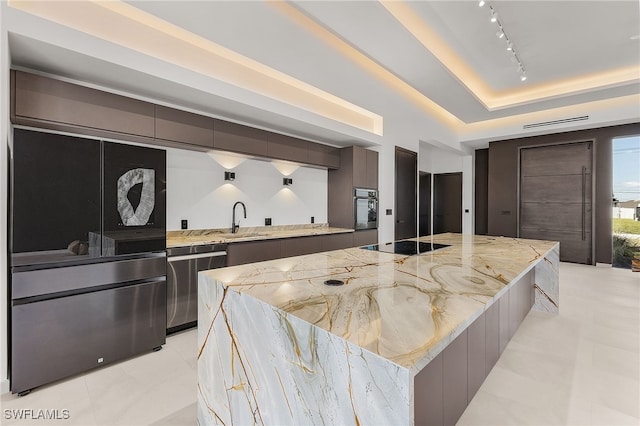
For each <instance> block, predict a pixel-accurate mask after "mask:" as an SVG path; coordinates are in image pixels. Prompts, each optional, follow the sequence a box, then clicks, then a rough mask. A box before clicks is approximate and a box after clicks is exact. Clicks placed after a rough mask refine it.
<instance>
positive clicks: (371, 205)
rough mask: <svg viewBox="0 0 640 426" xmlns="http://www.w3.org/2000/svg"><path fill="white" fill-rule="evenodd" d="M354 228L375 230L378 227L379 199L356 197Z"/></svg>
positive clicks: (354, 202)
mask: <svg viewBox="0 0 640 426" xmlns="http://www.w3.org/2000/svg"><path fill="white" fill-rule="evenodd" d="M353 204H354V206H353V209H354V228H355V229H375V228H377V227H378V199H377V198H374V197H354V201H353Z"/></svg>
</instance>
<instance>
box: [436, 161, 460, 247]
mask: <svg viewBox="0 0 640 426" xmlns="http://www.w3.org/2000/svg"><path fill="white" fill-rule="evenodd" d="M433 197H434V199H433V200H434V201H433V210H434V212H433V233H434V234H441V233H443V232H457V233H460V232H462V173H438V174H434V175H433Z"/></svg>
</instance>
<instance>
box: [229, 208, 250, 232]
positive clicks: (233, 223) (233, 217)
mask: <svg viewBox="0 0 640 426" xmlns="http://www.w3.org/2000/svg"><path fill="white" fill-rule="evenodd" d="M238 204H240V205H241V206H242V210H243V212H244V218H245V219H246V218H247V207H246V206H245V205H244V203H243V202H242V201H236V203H235V204H234V205H233V213H232V215H231V233H232V234H235V233H236V232H238V228H240V222H239V221H238V223H237V224H236V207H237V205H238Z"/></svg>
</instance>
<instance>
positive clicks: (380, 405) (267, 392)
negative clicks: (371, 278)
mask: <svg viewBox="0 0 640 426" xmlns="http://www.w3.org/2000/svg"><path fill="white" fill-rule="evenodd" d="M200 281H201V282H200V285H199V292H200V294H199V296H200V297H199V303H200V304H199V307H198V322H199V324H206V325H207V326H206V327H205V326H200V327H198V343H199V348H200V349H199V352H198V378H199V379H198V381H199V384H198V420H199V423H200V424H201V425H204V424H207V425H208V424H226V425H230V424H243V425H244V424H259V425H263V424H270V425H294V424H343V425H347V424H353V425H362V424H409V423H410V422H411V418H412V404H411V402H410V401H411V397H410V392H411V391H412V389H411V385H410V383H412V382H411V380H410V377H411V375H410V372H409V370H407V369H406V368H402V367H400V366H398V365H396V364H393V363H391V362H390V361H388V360H385V359H383V358H380V357H379V356H376V355H374V354H372V353H371V352H369V351H367V350H365V349H363V348H361V347H358V346H357V345H354V344H352V343H350V342H348V341H346V340H344V339H342V338H340V337H338V336H336V335H333V334H331V333H328V332H326V331H324V330H322V329H320V328H318V327H316V326H314V325H312V324H309V323H308V322H306V321H303V320H301V319H299V318H297V317H295V316H293V315H290V314H288V313H286V312H283V311H282V310H279V309H277V308H275V307H273V306H270V305H267V304H265V303H262V302H260V301H258V300H257V299H255V298H253V297H250V296H247V295H244V294H242V293H237V292H235V291H232V290H229V289H228V288H227V289H225V288H224V286H223V285H222V284H221V283H219V282H216V281H214V280H213V279H212V278H211V277H208V276H206V275H201V276H200Z"/></svg>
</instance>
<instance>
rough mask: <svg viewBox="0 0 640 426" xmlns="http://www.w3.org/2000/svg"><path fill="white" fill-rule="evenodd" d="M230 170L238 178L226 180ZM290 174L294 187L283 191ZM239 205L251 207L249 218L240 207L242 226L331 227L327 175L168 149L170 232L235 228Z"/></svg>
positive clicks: (254, 161) (293, 167) (298, 168)
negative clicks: (185, 226)
mask: <svg viewBox="0 0 640 426" xmlns="http://www.w3.org/2000/svg"><path fill="white" fill-rule="evenodd" d="M226 170H229V171H233V172H235V173H236V179H235V180H234V181H233V182H228V181H225V180H224V172H225V171H226ZM285 175H287V176H288V177H290V178H291V179H293V185H291V186H283V184H282V178H283V177H284V176H285ZM236 201H242V202H244V204H245V205H246V206H247V218H246V219H244V218H243V217H242V207H241V206H238V207H237V211H236V220H237V219H238V218H240V226H241V227H242V226H264V219H265V218H267V217H270V218H271V219H272V222H271V224H272V225H295V224H305V223H311V216H314V218H315V223H326V222H327V170H325V169H316V168H311V167H299V166H297V165H293V164H289V163H283V162H268V161H260V160H254V159H246V158H241V157H237V156H232V155H227V154H222V153H202V152H193V151H185V150H180V149H170V148H169V149H167V230H178V229H180V221H181V220H182V219H187V220H188V221H189V229H205V228H230V227H231V217H232V211H231V210H232V208H233V205H234V203H235V202H236Z"/></svg>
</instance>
